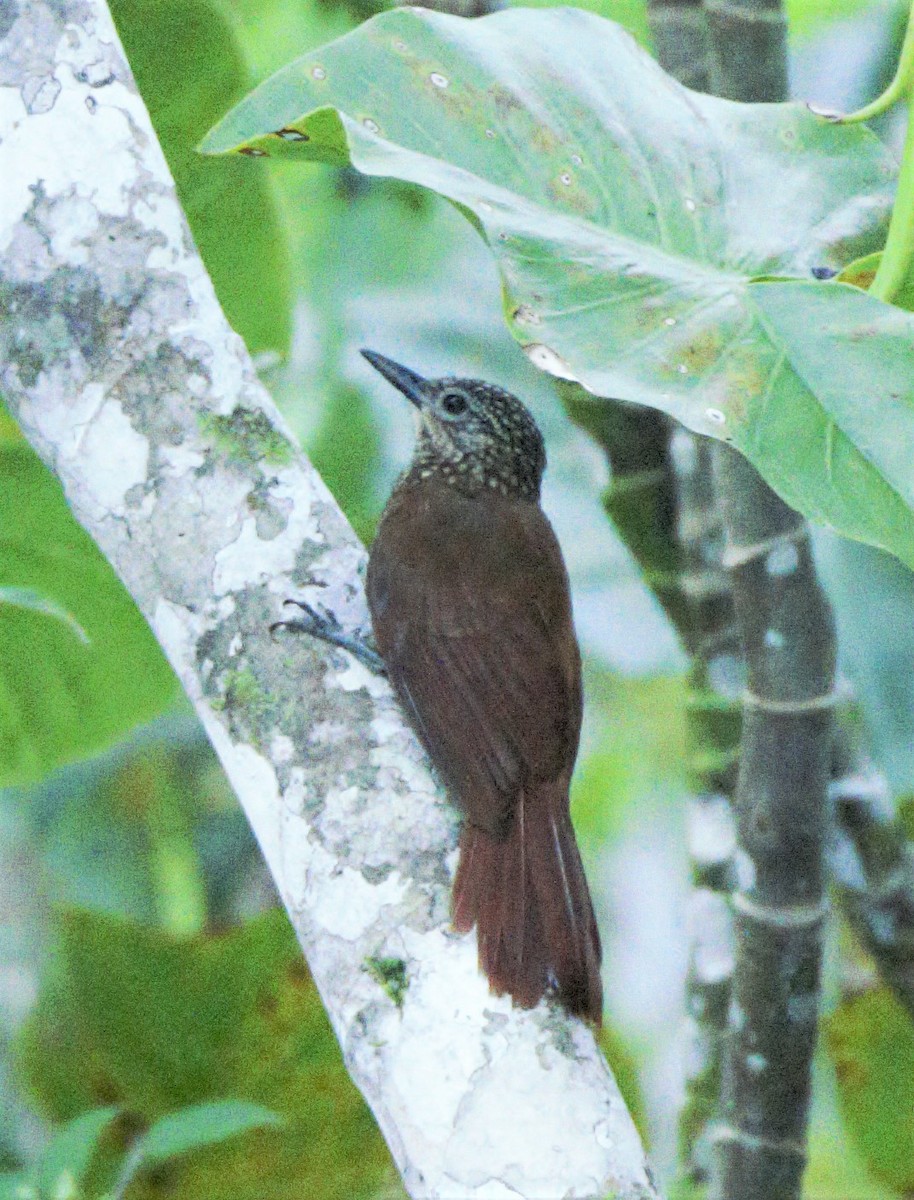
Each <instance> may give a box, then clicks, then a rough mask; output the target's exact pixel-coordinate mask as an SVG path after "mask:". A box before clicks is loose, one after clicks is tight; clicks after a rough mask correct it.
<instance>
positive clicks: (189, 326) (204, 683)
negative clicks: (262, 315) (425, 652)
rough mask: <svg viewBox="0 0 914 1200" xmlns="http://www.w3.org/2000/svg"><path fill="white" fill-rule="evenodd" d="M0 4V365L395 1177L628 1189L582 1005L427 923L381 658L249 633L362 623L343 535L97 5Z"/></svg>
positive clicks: (440, 819)
mask: <svg viewBox="0 0 914 1200" xmlns="http://www.w3.org/2000/svg"><path fill="white" fill-rule="evenodd" d="M0 18H3V19H2V20H0V138H2V141H0V178H2V180H3V185H2V188H0V297H2V300H0V303H2V305H3V307H4V309H5V311H4V313H3V326H2V327H0V330H2V332H0V340H2V342H4V343H5V351H4V355H3V361H2V362H0V371H2V375H0V387H2V390H3V393H4V395H5V397H6V400H7V402H8V404H9V406H10V408H11V410H12V412H13V413H14V415H15V416H16V417H17V418H18V420H19V422H20V424H21V426H22V428H23V430H24V431H25V433H26V436H27V437H28V439H29V441H30V442H31V443H32V445H33V446H34V447H35V449H36V450H37V451H38V453H39V454H40V455H41V457H42V458H43V459H44V460H45V462H46V463H48V465H49V466H50V467H51V468H52V469H53V470H54V471H55V472H56V474H57V475H58V477H59V478H60V480H61V482H62V484H63V486H64V488H65V491H66V494H67V498H68V500H69V502H70V504H71V506H72V508H73V511H74V513H75V514H76V517H77V518H78V520H79V521H80V522H81V523H82V524H83V525H84V526H85V527H86V528H87V529H88V530H89V531H90V532H91V534H92V535H93V537H94V538H95V539H96V540H97V542H98V544H99V545H100V546H101V548H102V550H103V551H104V553H105V554H106V555H107V556H108V558H109V559H110V560H111V562H112V563H113V564H114V566H115V568H116V570H117V571H118V572H119V574H120V576H121V578H122V579H123V581H124V583H125V584H126V586H127V587H128V589H129V590H130V592H131V593H132V594H133V596H134V598H135V599H136V602H137V603H138V605H139V607H140V608H141V610H142V611H143V613H144V614H145V616H146V617H147V619H148V620H149V622H150V624H151V626H152V628H153V630H154V631H155V633H156V635H157V637H158V638H159V640H160V642H161V644H162V646H163V647H164V649H165V651H166V653H167V654H168V657H169V658H170V660H171V662H172V664H173V666H174V668H175V670H176V671H177V673H178V675H179V676H180V679H181V681H182V683H183V685H184V687H185V688H186V690H187V693H188V695H189V696H190V698H191V700H192V701H193V703H194V704H195V706H196V709H197V712H198V713H199V716H200V719H201V720H202V722H203V724H204V726H205V728H206V730H207V733H208V734H209V737H210V739H211V740H212V743H213V745H214V746H215V748H216V750H217V752H218V754H219V756H220V758H221V760H222V764H223V766H224V768H225V770H226V772H227V774H228V776H229V778H230V779H231V781H232V784H233V786H234V788H235V790H236V792H237V794H238V797H239V799H240V801H241V803H242V804H243V806H244V809H245V812H246V813H247V816H248V818H249V820H250V822H251V825H252V827H253V829H254V831H255V833H256V836H257V838H258V841H259V843H260V846H261V847H262V849H263V853H264V855H265V858H266V860H267V862H268V864H269V867H270V870H271V871H272V873H273V876H274V877H275V880H276V883H277V886H278V888H279V891H280V894H281V895H282V897H283V900H284V902H285V904H286V907H287V908H288V911H289V915H290V917H291V919H292V921H293V924H294V926H295V929H296V931H297V933H298V936H299V938H300V940H301V943H302V945H303V947H304V949H305V951H306V954H307V957H308V962H309V964H310V967H311V971H312V973H313V975H314V978H315V980H316V982H317V985H318V987H319V988H320V991H321V994H322V996H323V998H324V1001H325V1003H326V1005H327V1009H328V1011H329V1014H330V1017H331V1020H332V1022H333V1026H334V1029H335V1030H336V1033H337V1036H338V1037H339V1040H340V1044H341V1046H342V1048H343V1053H344V1055H345V1058H346V1063H347V1065H348V1067H349V1070H350V1071H351V1073H352V1076H353V1078H354V1080H355V1082H356V1083H357V1084H358V1086H359V1088H360V1089H361V1090H362V1092H363V1093H364V1095H365V1097H366V1099H367V1100H368V1103H369V1104H370V1105H371V1107H372V1109H373V1111H374V1113H375V1115H376V1117H377V1119H378V1122H379V1124H380V1126H381V1129H382V1131H383V1133H384V1136H385V1137H386V1139H387V1141H388V1144H389V1145H390V1148H391V1150H392V1152H393V1155H394V1158H395V1159H396V1162H397V1165H398V1166H399V1168H400V1170H401V1172H402V1173H403V1176H404V1179H405V1181H406V1185H407V1188H408V1189H409V1191H410V1194H411V1195H412V1196H414V1197H455V1198H456V1197H460V1198H461V1200H467V1198H470V1197H487V1198H492V1200H495V1198H502V1197H530V1198H533V1197H536V1198H537V1200H546V1198H548V1197H596V1196H600V1197H603V1196H605V1195H607V1194H611V1195H613V1196H618V1197H639V1198H647V1197H654V1196H656V1192H655V1190H654V1187H653V1184H652V1182H651V1180H650V1176H649V1173H648V1168H647V1164H646V1161H645V1158H644V1153H643V1150H642V1147H641V1144H640V1142H639V1139H638V1136H637V1133H636V1131H635V1129H634V1127H633V1125H632V1122H631V1119H630V1117H629V1115H628V1113H627V1111H626V1109H625V1107H624V1105H623V1103H622V1100H621V1098H620V1096H619V1093H618V1090H617V1088H616V1085H615V1082H614V1080H613V1079H612V1076H611V1075H610V1073H609V1071H608V1070H607V1068H606V1066H605V1064H604V1062H603V1060H602V1058H601V1056H600V1054H599V1052H598V1051H597V1049H596V1047H595V1045H594V1041H593V1038H592V1036H591V1034H590V1032H589V1031H588V1030H587V1029H586V1028H585V1027H584V1026H582V1025H581V1024H579V1023H578V1022H575V1021H572V1020H570V1019H568V1018H567V1017H566V1016H565V1015H564V1014H562V1013H560V1012H557V1011H554V1010H553V1009H551V1008H549V1007H547V1006H545V1005H541V1006H540V1007H539V1008H538V1009H536V1010H534V1011H533V1012H529V1013H525V1012H519V1011H513V1010H512V1008H511V1006H510V1004H509V1003H508V1002H507V1001H505V1000H503V999H495V998H493V997H491V996H490V995H489V993H488V990H487V987H486V984H485V981H484V980H483V979H482V978H481V977H480V975H479V972H478V970H477V964H476V948H475V943H474V939H473V937H468V938H467V937H464V938H458V937H456V936H455V935H454V934H452V933H451V932H450V930H449V924H448V891H449V884H450V876H451V873H452V869H453V865H454V846H455V837H454V833H455V820H454V817H453V814H452V813H451V811H450V810H449V808H448V807H447V805H446V803H445V802H444V800H443V799H442V797H441V795H440V794H439V793H438V792H437V791H436V789H435V786H434V784H433V781H432V779H431V777H430V776H429V773H428V769H427V766H426V762H425V760H424V757H423V755H422V753H421V751H420V749H419V748H418V746H417V744H416V742H415V739H414V738H413V736H412V734H411V732H410V731H409V729H408V728H407V727H406V726H405V725H404V722H403V720H402V718H401V715H400V713H399V711H398V709H397V707H396V705H395V704H394V703H393V701H392V699H391V696H390V693H389V690H388V688H387V685H386V684H385V683H384V682H382V681H380V680H377V679H374V678H372V677H371V676H370V675H369V674H368V673H367V672H366V671H365V670H364V668H362V667H361V666H359V665H358V664H356V663H354V661H353V660H351V659H350V658H349V657H348V656H347V655H345V654H343V653H342V652H339V651H334V650H329V649H327V648H326V647H324V646H321V645H319V644H316V643H314V642H312V641H311V640H310V639H308V638H302V637H299V638H294V637H291V636H279V637H278V638H276V639H275V640H273V639H271V637H270V635H269V632H268V626H269V624H270V622H271V621H275V620H277V619H278V618H279V617H280V616H281V613H282V609H281V605H282V601H283V600H284V599H285V598H286V597H289V596H298V597H307V598H309V599H310V600H311V601H312V602H316V603H318V604H320V605H323V606H325V607H326V608H327V609H329V610H330V611H332V612H334V613H335V614H336V615H337V617H338V618H339V619H340V621H341V622H342V623H343V625H344V626H346V627H349V628H351V629H356V628H362V629H364V627H365V624H366V612H365V607H364V600H363V595H362V591H361V587H360V586H359V571H360V569H361V567H362V565H363V562H364V552H363V550H362V548H361V547H360V546H359V545H358V543H357V541H356V539H355V537H354V535H353V534H352V532H351V531H350V529H349V527H348V525H347V524H346V522H345V520H344V518H343V517H342V515H341V514H340V512H339V510H338V508H337V507H336V504H335V503H334V501H333V499H332V497H331V496H330V495H329V493H328V492H327V491H326V489H325V488H324V486H323V484H322V483H321V481H320V480H319V479H318V478H317V476H316V475H315V473H314V472H313V470H312V469H311V468H310V467H309V465H308V463H307V462H306V461H305V460H304V459H303V458H302V457H301V455H300V454H298V453H297V451H296V450H295V449H294V448H293V447H292V446H291V444H290V442H289V440H288V433H287V431H286V429H285V426H284V425H283V423H282V420H281V418H280V417H279V415H278V413H277V412H276V410H275V408H274V406H273V404H272V403H271V401H270V399H269V397H268V396H267V395H266V394H265V393H264V390H263V388H262V387H261V386H260V384H259V383H258V381H257V379H256V377H255V374H254V372H253V370H252V368H251V364H250V361H249V359H248V357H247V354H246V352H245V349H244V346H243V345H242V343H241V341H240V339H239V338H238V337H237V336H236V335H235V334H234V333H233V332H232V331H231V330H230V329H229V327H228V326H227V324H226V322H225V319H224V317H223V316H222V313H221V311H220V309H219V306H218V304H217V302H216V298H215V295H214V293H213V290H212V287H211V284H210V281H209V279H208V277H207V275H206V273H205V271H204V268H203V265H202V263H201V261H200V259H199V257H198V255H197V253H196V250H195V248H194V246H193V243H192V241H191V238H190V234H189V232H188V229H187V226H186V224H185V221H184V218H183V215H182V213H181V211H180V209H179V206H178V203H177V200H176V198H175V194H174V190H173V186H172V183H171V179H170V176H169V173H168V170H167V167H166V164H165V161H164V159H163V157H162V154H161V151H160V149H159V146H158V143H157V141H156V138H155V135H154V133H153V130H152V126H151V125H150V122H149V117H148V115H147V113H146V110H145V107H144V105H143V103H142V101H141V100H140V98H139V96H138V95H137V92H136V89H135V87H134V84H133V81H132V78H131V76H130V73H129V70H128V68H127V65H126V63H125V60H124V57H123V52H122V50H121V47H120V43H119V41H118V38H117V35H116V33H115V31H114V27H113V25H112V23H111V19H110V16H109V14H108V12H107V9H106V8H105V7H104V5H103V4H101V3H98V2H96V0H47V2H45V3H42V2H38V0H35V2H28V3H22V4H20V5H19V6H17V4H16V3H15V2H13V3H10V4H7V5H6V6H2V7H0ZM133 669H136V664H131V663H125V664H124V670H133ZM372 959H374V960H385V959H389V960H397V961H398V962H402V970H403V971H404V972H405V982H406V989H405V992H404V993H403V995H402V997H398V996H397V989H396V988H395V987H393V986H390V985H388V986H387V987H385V986H384V982H385V981H384V977H383V976H384V970H381V971H380V972H379V970H378V968H377V964H376V965H375V969H374V970H372V969H371V964H370V960H372ZM385 969H386V970H387V971H388V973H389V974H393V975H395V974H396V970H397V966H396V963H395V964H393V965H392V964H387V967H386V968H385ZM398 998H399V999H400V1000H401V1003H400V1004H399V1005H398V1003H397V999H398Z"/></svg>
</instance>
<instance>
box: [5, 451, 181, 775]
mask: <svg viewBox="0 0 914 1200" xmlns="http://www.w3.org/2000/svg"><path fill="white" fill-rule="evenodd" d="M0 551H2V552H0V589H6V588H16V589H18V594H19V595H22V594H25V593H30V592H31V593H36V594H38V595H40V596H42V597H43V599H44V603H45V605H46V606H52V608H53V610H54V611H56V610H60V611H62V612H65V613H67V614H69V618H70V619H71V620H72V622H74V623H75V627H76V628H78V629H80V630H83V631H84V632H85V635H86V636H87V637H88V645H87V644H84V642H83V641H82V639H81V638H79V637H75V636H74V634H73V626H72V625H71V624H70V623H64V622H63V621H60V620H53V621H49V620H48V619H47V615H46V612H47V611H48V609H47V607H46V610H45V612H42V611H37V610H34V609H32V608H28V607H24V606H22V605H13V604H8V603H7V604H0V786H8V785H10V784H14V783H25V782H28V781H30V780H33V779H38V778H40V777H41V776H42V775H46V774H47V773H48V772H49V771H51V770H52V769H53V768H54V767H57V766H59V765H60V764H61V763H63V762H66V761H67V760H68V759H72V758H78V757H80V756H82V755H86V754H89V753H92V752H94V751H96V750H98V749H100V748H101V747H102V746H103V745H105V744H106V743H107V742H110V741H113V740H114V739H115V738H117V737H119V736H121V735H122V734H124V733H126V732H127V731H128V730H129V729H131V728H132V727H133V726H134V725H136V724H138V723H139V722H140V721H143V720H147V719H149V718H150V717H152V716H154V715H155V714H156V713H158V712H160V711H161V710H162V709H163V708H164V707H166V706H167V705H168V704H170V703H171V702H172V701H173V700H174V698H175V696H176V695H177V683H176V680H175V677H174V675H173V674H172V672H171V669H170V668H169V666H168V664H167V662H166V661H165V658H164V656H163V654H162V652H161V650H160V649H159V647H158V644H157V642H156V640H155V638H154V637H153V636H152V634H151V632H150V630H149V627H148V625H147V624H146V622H145V621H144V620H143V618H142V617H141V616H140V614H139V612H138V611H137V609H136V606H135V605H134V603H133V601H132V600H131V599H130V597H129V595H128V594H127V592H126V591H125V590H124V587H123V585H122V584H121V582H120V580H119V579H118V578H117V576H116V575H115V573H114V571H113V570H112V569H111V567H110V566H109V565H108V563H107V562H106V561H105V559H104V558H103V557H102V555H101V553H100V552H99V550H98V549H97V548H96V546H95V544H94V543H93V542H92V540H91V538H90V537H89V536H88V534H86V533H84V531H83V530H82V529H80V527H79V526H78V525H77V523H76V521H75V520H74V519H73V517H72V515H71V513H70V510H69V508H68V507H67V502H66V500H65V499H64V496H63V493H62V492H61V490H60V485H59V484H58V482H57V480H56V479H55V478H54V476H53V475H52V474H51V473H50V471H48V470H47V469H46V468H45V467H44V466H43V465H42V463H41V462H40V460H39V459H38V458H37V456H36V455H35V454H34V453H33V452H32V451H31V450H30V449H29V448H28V447H27V446H26V445H25V443H23V442H17V441H4V442H2V443H0ZM7 594H8V593H7Z"/></svg>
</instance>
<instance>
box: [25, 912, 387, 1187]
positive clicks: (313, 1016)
mask: <svg viewBox="0 0 914 1200" xmlns="http://www.w3.org/2000/svg"><path fill="white" fill-rule="evenodd" d="M19 1060H20V1065H21V1069H22V1071H23V1073H24V1076H25V1078H26V1080H27V1081H28V1083H29V1085H30V1087H31V1089H32V1091H33V1092H34V1094H35V1095H36V1097H37V1099H38V1100H39V1102H40V1104H41V1107H42V1109H43V1110H44V1111H45V1112H46V1113H47V1114H48V1115H50V1116H52V1117H54V1118H55V1119H58V1120H66V1119H68V1118H70V1117H72V1115H73V1114H74V1113H79V1112H82V1111H84V1110H85V1109H87V1108H91V1107H94V1106H96V1105H98V1104H99V1103H100V1102H102V1103H107V1104H117V1105H118V1106H120V1107H121V1108H122V1109H123V1110H124V1111H125V1112H127V1113H130V1114H133V1117H134V1119H135V1121H138V1122H139V1124H140V1127H141V1128H145V1127H151V1128H150V1129H149V1131H148V1132H147V1133H146V1134H145V1137H146V1138H149V1137H150V1136H153V1131H156V1132H155V1133H154V1136H153V1140H152V1143H151V1147H152V1152H153V1156H154V1154H155V1152H156V1151H155V1148H156V1146H157V1145H161V1142H162V1141H163V1139H167V1142H168V1144H169V1145H171V1146H172V1147H174V1146H175V1145H177V1144H178V1142H179V1141H180V1140H181V1139H183V1138H186V1139H188V1140H191V1139H193V1138H200V1137H202V1136H203V1134H204V1133H205V1132H206V1131H207V1130H208V1131H209V1133H210V1135H212V1136H211V1137H210V1139H209V1140H210V1141H214V1140H215V1134H216V1133H218V1132H219V1130H225V1129H227V1128H229V1126H231V1125H232V1122H233V1121H234V1120H235V1119H236V1118H237V1120H238V1121H239V1122H241V1121H242V1118H243V1116H244V1113H245V1112H247V1113H248V1115H249V1116H250V1115H251V1114H256V1112H258V1111H259V1112H261V1113H262V1108H261V1109H259V1110H255V1109H250V1108H247V1109H244V1110H242V1109H231V1108H229V1109H226V1108H224V1107H220V1108H218V1109H215V1110H214V1109H212V1108H211V1107H210V1108H209V1111H208V1112H205V1113H203V1114H202V1115H201V1114H200V1113H197V1115H196V1116H195V1117H193V1119H192V1120H191V1124H190V1126H188V1125H187V1123H186V1122H187V1120H188V1119H189V1117H188V1115H187V1114H185V1115H184V1116H183V1117H181V1118H180V1121H181V1125H180V1128H179V1127H178V1126H176V1125H174V1124H173V1123H172V1118H171V1117H170V1116H169V1114H172V1113H173V1112H174V1110H175V1109H176V1108H184V1107H186V1106H189V1105H192V1106H196V1105H201V1104H206V1105H208V1106H211V1105H212V1104H213V1103H215V1102H217V1101H219V1102H222V1101H224V1100H225V1099H226V1098H227V1097H230V1098H233V1099H236V1100H239V1101H241V1100H243V1101H245V1102H246V1103H247V1104H248V1105H257V1106H265V1107H266V1108H267V1109H269V1110H271V1111H275V1112H277V1113H279V1114H281V1115H282V1116H283V1117H285V1118H286V1125H285V1126H284V1127H283V1128H282V1129H272V1130H269V1131H268V1132H266V1133H254V1134H252V1135H251V1137H250V1138H247V1139H245V1142H244V1144H243V1145H238V1146H236V1145H235V1143H234V1142H231V1143H227V1144H225V1145H220V1146H218V1147H215V1148H213V1149H210V1150H207V1151H206V1152H205V1153H203V1152H201V1153H195V1154H194V1155H193V1156H192V1158H190V1159H188V1161H187V1162H183V1161H181V1162H178V1163H175V1164H173V1165H172V1166H171V1167H170V1168H169V1188H170V1189H171V1194H175V1195H180V1197H181V1200H198V1198H199V1200H222V1197H225V1200H229V1197H231V1198H232V1200H248V1198H250V1200H274V1198H275V1200H279V1198H280V1197H287V1196H288V1195H289V1194H290V1192H294V1193H295V1194H300V1195H309V1196H315V1197H321V1198H322V1200H323V1198H326V1200H337V1197H338V1198H339V1200H342V1198H343V1197H347V1198H348V1197H352V1198H353V1200H358V1198H359V1197H362V1196H366V1197H367V1196H370V1195H371V1194H372V1192H373V1190H374V1188H375V1187H376V1185H377V1183H378V1182H379V1181H380V1179H381V1178H382V1176H383V1173H384V1170H385V1168H386V1166H387V1163H388V1161H389V1160H388V1159H387V1154H386V1150H385V1149H384V1146H383V1143H382V1141H381V1139H380V1136H379V1135H378V1133H377V1130H376V1128H375V1126H374V1123H373V1121H372V1119H371V1116H370V1114H369V1112H368V1110H367V1109H366V1108H365V1106H364V1104H363V1103H362V1101H361V1099H360V1098H359V1096H358V1094H357V1093H356V1092H355V1089H354V1088H353V1086H352V1084H351V1083H350V1082H349V1079H348V1076H347V1075H346V1072H345V1070H344V1068H343V1066H342V1062H341V1061H340V1057H339V1051H338V1048H337V1046H336V1042H335V1040H334V1038H333V1034H332V1032H331V1030H330V1028H329V1025H328V1023H327V1019H326V1016H325V1015H324V1011H323V1007H322V1005H321V1003H320V999H319V997H318V995H317V992H316V991H315V989H314V986H313V984H312V983H311V981H310V978H309V977H308V976H307V973H306V971H305V968H304V965H303V963H302V959H301V951H300V949H299V947H298V945H297V943H296V941H295V938H294V936H293V934H292V931H291V929H290V927H289V924H288V921H287V919H286V917H285V915H284V914H283V913H281V912H278V911H273V912H269V913H266V914H265V915H264V916H262V917H259V918H257V919H256V920H253V921H251V922H249V923H247V924H246V925H244V926H243V927H241V928H239V929H236V930H232V931H231V932H229V933H225V934H222V935H221V936H218V937H214V936H205V937H204V936H201V937H196V938H190V939H178V938H175V937H172V936H170V935H168V934H165V933H163V932H161V931H159V930H156V929H151V928H144V927H143V926H141V925H138V924H135V923H133V922H128V921H124V920H119V919H116V918H113V917H110V916H104V915H99V914H92V913H87V912H81V911H77V910H67V911H64V912H63V913H62V914H61V916H60V921H59V946H58V950H57V953H56V955H55V968H54V970H53V972H52V974H51V975H50V977H49V978H48V980H47V981H46V984H45V986H44V987H43V989H42V991H41V995H40V997H39V1002H38V1006H37V1009H36V1011H35V1014H34V1016H33V1017H32V1019H31V1021H30V1024H29V1025H28V1026H27V1028H26V1031H25V1034H24V1036H23V1038H22V1042H21V1045H20V1055H19ZM163 1118H168V1120H167V1121H166V1123H165V1124H164V1125H161V1124H160V1125H158V1126H157V1125H156V1122H157V1121H161V1120H162V1119H163ZM137 1145H138V1147H139V1146H145V1147H146V1150H149V1149H150V1143H149V1142H146V1141H143V1142H139V1143H137ZM356 1145H358V1146H359V1154H358V1155H357V1156H354V1155H353V1154H352V1147H353V1146H356ZM146 1150H144V1151H143V1153H144V1154H145V1152H146ZM138 1153H139V1150H138ZM130 1194H131V1196H134V1195H136V1196H137V1197H140V1196H143V1197H146V1196H150V1197H151V1196H154V1195H158V1194H160V1193H159V1191H158V1190H157V1188H156V1186H155V1184H154V1180H153V1181H152V1182H150V1179H149V1177H144V1181H141V1182H138V1183H137V1184H136V1185H135V1186H134V1188H132V1190H131V1193H130Z"/></svg>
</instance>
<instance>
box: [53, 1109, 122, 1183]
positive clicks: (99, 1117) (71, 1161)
mask: <svg viewBox="0 0 914 1200" xmlns="http://www.w3.org/2000/svg"><path fill="white" fill-rule="evenodd" d="M120 1111H121V1110H120V1109H119V1108H116V1107H114V1106H111V1107H108V1108H94V1109H91V1110H90V1111H89V1112H86V1113H83V1114H82V1115H81V1116H78V1117H74V1118H73V1120H72V1121H69V1122H68V1123H67V1124H66V1125H65V1126H64V1127H63V1129H62V1130H61V1131H60V1132H59V1133H58V1134H57V1136H56V1137H55V1138H54V1140H53V1141H52V1142H51V1144H50V1145H49V1146H48V1148H47V1150H45V1152H44V1153H43V1154H42V1156H41V1158H40V1160H39V1162H38V1166H37V1168H36V1171H35V1177H36V1179H37V1182H38V1186H39V1188H40V1190H41V1194H42V1196H46V1197H49V1198H52V1197H53V1198H55V1200H56V1198H57V1197H58V1196H59V1197H60V1200H64V1196H65V1194H66V1193H67V1189H69V1194H70V1195H71V1196H76V1195H77V1194H78V1187H79V1184H80V1183H81V1182H82V1180H83V1178H84V1177H85V1175H86V1172H87V1171H88V1169H89V1166H90V1164H91V1162H92V1158H93V1156H94V1155H95V1152H96V1150H97V1149H98V1145H99V1142H100V1141H101V1139H102V1137H103V1135H104V1133H105V1130H106V1129H107V1128H108V1126H109V1125H110V1124H111V1122H112V1121H113V1120H114V1118H115V1117H116V1116H117V1115H118V1114H119V1112H120Z"/></svg>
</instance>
